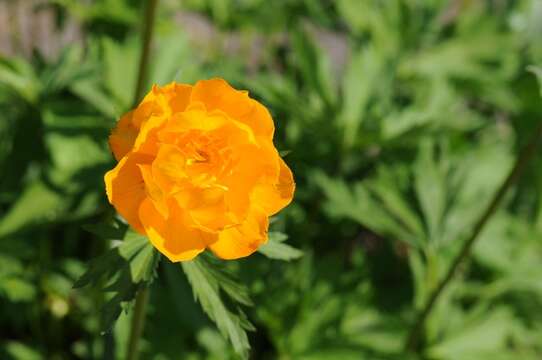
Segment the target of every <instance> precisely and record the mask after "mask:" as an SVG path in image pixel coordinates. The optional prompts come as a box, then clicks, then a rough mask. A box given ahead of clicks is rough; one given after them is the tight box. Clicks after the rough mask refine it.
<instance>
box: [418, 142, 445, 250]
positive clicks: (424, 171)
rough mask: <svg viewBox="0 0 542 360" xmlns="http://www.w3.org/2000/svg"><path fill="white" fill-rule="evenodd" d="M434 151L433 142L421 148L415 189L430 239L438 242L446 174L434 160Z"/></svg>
mask: <svg viewBox="0 0 542 360" xmlns="http://www.w3.org/2000/svg"><path fill="white" fill-rule="evenodd" d="M433 149H434V146H433V143H432V142H424V143H422V145H421V146H420V151H419V155H418V159H417V161H416V164H415V187H416V194H417V195H418V200H419V202H420V205H421V208H422V211H423V214H424V218H425V220H426V223H427V228H428V234H429V236H428V237H429V239H431V240H432V241H437V240H438V239H439V234H440V231H441V225H442V218H443V216H444V210H445V206H446V183H445V179H446V174H445V173H444V172H443V171H442V169H441V168H439V166H438V163H437V161H436V160H435V159H434V151H433Z"/></svg>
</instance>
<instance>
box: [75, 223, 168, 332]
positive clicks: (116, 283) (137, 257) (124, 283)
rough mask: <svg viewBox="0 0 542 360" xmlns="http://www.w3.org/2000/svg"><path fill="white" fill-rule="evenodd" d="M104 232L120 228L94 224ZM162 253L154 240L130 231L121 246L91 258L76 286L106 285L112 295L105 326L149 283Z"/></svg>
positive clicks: (111, 323) (105, 307) (106, 289)
mask: <svg viewBox="0 0 542 360" xmlns="http://www.w3.org/2000/svg"><path fill="white" fill-rule="evenodd" d="M96 228H99V232H101V233H103V234H114V232H115V231H116V230H118V228H116V227H114V226H111V229H109V230H107V227H106V226H100V227H97V226H94V229H96ZM158 260H159V255H158V253H157V252H156V251H155V250H154V247H153V246H152V245H151V244H150V242H149V241H148V240H147V238H145V237H144V236H142V235H139V234H136V233H134V232H132V231H128V232H127V233H126V234H125V236H124V240H123V241H122V242H121V243H120V245H119V246H117V247H115V248H112V249H110V250H109V251H108V252H107V253H105V254H104V255H102V256H100V257H98V258H96V259H94V260H91V262H90V264H89V267H88V269H87V271H86V272H85V273H84V274H83V275H82V276H81V277H80V278H79V280H77V281H76V282H75V284H74V287H76V288H78V287H83V286H86V285H93V286H103V290H104V291H105V292H111V293H112V295H113V296H112V297H111V298H110V299H109V300H108V301H107V302H106V304H105V305H104V307H103V309H102V311H103V322H102V328H103V330H108V329H109V328H111V326H112V325H113V323H114V322H115V320H116V319H117V318H118V316H119V315H120V313H121V311H122V308H123V307H125V306H126V303H129V302H131V301H132V300H133V299H134V298H135V295H136V293H137V291H138V290H139V289H140V288H141V287H142V286H149V284H150V283H151V282H152V280H153V278H154V275H155V270H156V267H157V265H158Z"/></svg>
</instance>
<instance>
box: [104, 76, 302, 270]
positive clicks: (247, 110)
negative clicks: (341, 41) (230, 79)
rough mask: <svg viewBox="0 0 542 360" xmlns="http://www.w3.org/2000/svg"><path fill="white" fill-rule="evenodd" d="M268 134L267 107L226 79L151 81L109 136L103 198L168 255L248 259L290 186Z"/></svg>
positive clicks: (289, 175)
mask: <svg viewBox="0 0 542 360" xmlns="http://www.w3.org/2000/svg"><path fill="white" fill-rule="evenodd" d="M273 132H274V124H273V120H272V119H271V116H270V114H269V112H268V111H267V109H266V108H265V107H264V106H262V105H261V104H260V103H259V102H257V101H255V100H253V99H251V98H250V97H249V96H248V92H246V91H238V90H235V89H233V88H232V87H231V86H230V85H229V84H228V83H227V82H225V81H224V80H222V79H212V80H205V81H198V82H197V83H196V84H195V85H194V86H191V85H186V84H177V83H171V84H169V85H166V86H164V87H159V86H154V87H153V88H152V91H151V92H150V93H149V94H147V96H145V98H144V99H143V101H142V102H141V104H139V106H138V107H137V108H136V109H134V110H132V111H130V112H129V113H127V114H125V115H124V116H123V117H122V118H121V119H120V121H119V122H118V123H117V126H116V128H115V129H114V130H113V132H112V134H111V136H110V138H109V144H110V146H111V149H112V150H113V153H114V155H115V158H116V159H117V160H118V164H117V166H116V167H115V168H114V169H112V170H110V171H109V172H107V173H106V174H105V185H106V190H107V197H108V199H109V202H110V203H111V204H113V206H114V207H115V208H116V209H117V211H118V212H119V213H120V214H121V215H122V216H123V217H124V218H125V219H126V220H127V221H128V223H129V224H130V225H131V226H132V227H133V228H134V229H135V230H137V231H138V232H140V233H142V234H145V235H146V236H147V237H148V238H149V240H150V241H151V243H152V244H153V245H154V246H155V247H156V248H157V249H158V250H159V251H160V252H161V253H162V254H164V255H165V256H167V257H168V258H169V259H170V260H171V261H183V260H190V259H192V258H194V257H195V256H197V255H198V254H199V253H200V252H202V251H203V250H205V248H209V249H211V250H212V251H213V252H214V253H215V254H216V255H217V256H218V257H221V258H223V259H237V258H240V257H244V256H248V255H250V254H252V253H253V252H254V251H256V250H257V249H258V247H259V246H260V245H262V244H264V243H265V242H266V241H267V228H268V217H269V216H271V215H273V214H275V213H277V212H278V211H280V210H281V209H282V208H284V207H285V206H286V205H288V203H289V202H290V201H291V200H292V197H293V193H294V188H295V184H294V181H293V176H292V172H291V171H290V169H289V168H288V166H287V165H286V164H285V163H284V161H283V160H282V158H281V157H280V156H279V154H278V152H277V150H276V149H275V147H274V146H273Z"/></svg>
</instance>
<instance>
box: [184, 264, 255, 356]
mask: <svg viewBox="0 0 542 360" xmlns="http://www.w3.org/2000/svg"><path fill="white" fill-rule="evenodd" d="M181 266H182V268H183V271H184V273H185V274H186V277H187V278H188V281H189V282H190V285H191V286H192V291H193V293H194V298H195V299H196V300H197V301H198V302H199V303H200V304H201V307H202V308H203V311H204V312H205V313H206V314H207V315H208V316H209V318H210V319H211V320H213V321H214V322H215V323H216V325H217V327H218V329H219V330H220V332H221V333H222V335H223V336H224V337H226V338H228V339H229V340H230V342H231V343H232V345H233V348H234V350H235V352H236V353H237V354H239V355H240V356H241V357H243V358H244V359H246V358H248V351H249V350H250V344H249V342H248V337H247V334H246V331H247V330H250V331H252V330H254V327H253V326H252V324H250V322H249V321H248V320H247V317H246V315H245V314H244V313H243V311H242V310H241V309H240V308H238V307H237V309H236V310H231V309H229V308H228V307H227V306H226V305H225V304H224V302H223V300H222V297H221V295H220V290H222V291H224V293H226V294H227V295H228V296H229V298H230V300H232V301H233V302H237V303H240V304H243V305H251V304H252V302H251V301H250V299H249V298H248V290H247V289H246V288H245V287H244V286H243V285H240V284H238V283H237V282H236V281H235V280H234V279H233V278H232V277H231V275H229V274H228V273H227V272H225V271H224V269H220V268H219V267H218V264H217V263H214V262H213V261H212V260H210V259H209V258H208V257H206V256H205V255H200V256H199V257H198V258H196V259H195V260H192V261H184V262H182V263H181Z"/></svg>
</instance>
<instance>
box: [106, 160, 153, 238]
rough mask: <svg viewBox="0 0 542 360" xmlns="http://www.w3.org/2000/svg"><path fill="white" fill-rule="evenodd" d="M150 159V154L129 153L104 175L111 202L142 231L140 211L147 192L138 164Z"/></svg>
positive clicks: (147, 161)
mask: <svg viewBox="0 0 542 360" xmlns="http://www.w3.org/2000/svg"><path fill="white" fill-rule="evenodd" d="M150 160H151V159H150V158H149V157H148V156H145V155H141V154H137V153H129V154H128V155H127V156H124V157H123V158H122V159H121V160H120V161H119V163H118V164H117V166H115V168H114V169H112V170H110V171H108V172H107V173H106V174H105V176H104V181H105V189H106V192H107V198H108V199H109V202H110V203H111V204H113V206H114V207H115V209H117V211H118V212H119V214H121V215H122V216H123V217H124V218H125V219H126V221H128V223H129V224H130V225H131V226H132V227H133V228H134V229H136V230H137V231H139V232H141V233H143V227H142V225H141V222H140V221H139V215H138V211H139V206H140V204H141V202H142V201H143V199H144V198H145V197H146V194H145V183H144V182H143V177H142V176H141V171H140V170H139V168H138V164H145V163H149V162H150Z"/></svg>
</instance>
